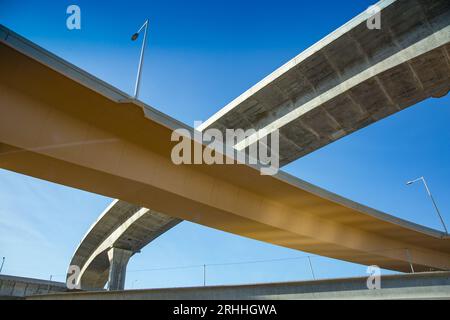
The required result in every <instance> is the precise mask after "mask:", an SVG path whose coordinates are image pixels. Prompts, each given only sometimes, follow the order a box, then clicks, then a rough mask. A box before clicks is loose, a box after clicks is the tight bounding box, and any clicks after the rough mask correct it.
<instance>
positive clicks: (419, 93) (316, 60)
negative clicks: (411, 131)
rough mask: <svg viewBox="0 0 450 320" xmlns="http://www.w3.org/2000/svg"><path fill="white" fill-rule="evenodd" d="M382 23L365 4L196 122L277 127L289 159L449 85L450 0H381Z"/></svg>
mask: <svg viewBox="0 0 450 320" xmlns="http://www.w3.org/2000/svg"><path fill="white" fill-rule="evenodd" d="M377 7H378V8H379V10H381V11H380V17H381V29H380V30H377V29H375V30H371V29H369V28H368V26H367V20H368V19H369V18H370V17H371V16H372V15H373V12H374V11H371V10H369V11H366V12H364V13H362V14H361V15H359V16H357V17H356V18H354V19H352V20H351V21H349V22H348V23H346V24H345V25H344V26H342V27H341V28H339V29H338V30H336V31H335V32H333V33H331V34H329V35H328V36H327V37H325V38H324V39H322V40H321V41H319V42H318V43H316V44H315V45H313V46H312V47H310V48H308V49H307V50H305V51H304V52H302V53H301V54H299V55H298V56H296V57H295V58H294V59H292V60H291V61H289V62H288V63H286V64H285V65H283V66H282V67H280V68H279V69H277V70H276V71H275V72H273V73H272V74H270V75H268V76H267V77H266V78H264V79H263V80H262V81H260V82H259V83H257V84H256V85H254V86H253V87H252V88H250V89H249V90H248V91H246V92H244V93H243V94H242V95H240V96H239V97H237V98H236V99H234V100H233V101H232V102H230V103H229V104H228V105H226V106H225V107H224V108H222V109H221V110H220V111H218V112H217V113H216V114H215V115H213V116H212V117H211V118H209V119H208V120H207V121H205V122H204V123H203V124H202V125H201V126H200V127H199V128H198V129H199V130H205V129H209V128H215V129H220V130H221V131H223V132H224V131H225V130H226V129H227V128H242V129H245V130H248V129H256V130H257V132H256V133H254V134H252V135H249V136H248V137H247V138H246V139H242V140H241V141H238V142H237V143H236V145H235V147H236V148H238V149H239V150H248V149H249V146H250V145H252V144H254V143H257V142H258V139H262V138H263V137H265V136H266V135H268V134H270V133H272V132H273V131H275V130H279V133H280V137H281V138H280V139H281V140H280V147H279V148H280V163H281V165H285V164H288V163H290V162H292V161H294V160H296V159H298V158H299V157H302V156H304V155H307V154H309V153H311V152H313V151H315V150H317V149H319V148H321V147H323V146H326V145H328V144H330V143H332V142H333V141H336V140H338V139H340V138H342V137H345V136H347V135H349V134H351V133H352V132H355V131H357V130H359V129H361V128H364V127H366V126H368V125H370V124H372V123H374V122H377V121H379V120H381V119H383V118H385V117H387V116H389V115H392V114H394V113H396V112H399V111H401V110H404V109H405V108H408V107H410V106H413V105H415V104H417V103H418V102H420V101H422V100H425V99H427V98H430V97H435V98H438V97H442V96H444V95H446V94H447V93H448V91H449V90H450V45H449V34H450V26H449V24H450V1H448V0H410V1H399V0H385V1H380V2H379V3H378V4H377Z"/></svg>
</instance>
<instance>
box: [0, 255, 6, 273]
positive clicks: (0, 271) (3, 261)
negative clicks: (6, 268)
mask: <svg viewBox="0 0 450 320" xmlns="http://www.w3.org/2000/svg"><path fill="white" fill-rule="evenodd" d="M5 259H6V258H5V257H3V258H2V264H1V266H0V273H2V270H3V265H4V264H5Z"/></svg>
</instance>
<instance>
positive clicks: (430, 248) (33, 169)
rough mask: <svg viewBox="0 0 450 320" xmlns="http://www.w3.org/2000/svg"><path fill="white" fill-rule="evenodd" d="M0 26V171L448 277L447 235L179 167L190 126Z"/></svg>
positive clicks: (325, 252)
mask: <svg viewBox="0 0 450 320" xmlns="http://www.w3.org/2000/svg"><path fill="white" fill-rule="evenodd" d="M0 29H1V32H0V36H1V34H3V36H2V37H1V38H0V56H1V57H2V59H0V69H1V70H2V72H1V73H0V113H1V114H2V115H3V116H2V117H0V167H1V168H4V169H7V170H12V171H15V172H19V173H22V174H27V175H30V176H33V177H36V178H40V179H45V180H48V181H52V182H55V183H59V184H63V185H67V186H70V187H73V188H78V189H82V190H86V191H88V192H94V193H97V194H102V195H105V196H107V197H111V198H119V199H122V200H123V201H126V202H128V203H134V204H136V205H138V206H139V207H141V208H142V207H144V208H151V210H152V211H155V212H159V213H163V214H164V215H167V216H170V217H176V218H178V219H183V220H188V221H191V222H193V223H198V224H201V225H204V226H208V227H211V228H215V229H219V230H222V231H225V232H230V233H233V234H236V235H240V236H244V237H248V238H251V239H256V240H259V241H264V242H267V243H271V244H275V245H279V246H284V247H287V248H292V249H295V250H301V251H304V252H310V253H313V254H318V255H322V256H327V257H331V258H336V259H340V260H344V261H350V262H355V263H360V264H365V265H374V264H377V265H379V266H380V267H382V268H386V269H392V270H398V271H402V272H410V270H411V264H412V265H413V267H414V269H415V270H416V271H429V270H449V269H450V241H449V238H448V236H446V235H445V234H443V233H442V232H439V231H436V230H433V229H429V228H426V227H423V226H419V225H417V224H414V223H411V222H408V221H405V220H401V219H398V218H396V217H394V216H392V215H388V214H385V213H382V212H379V211H377V210H374V209H371V208H368V207H366V206H364V205H361V204H358V203H355V202H352V201H350V200H348V199H345V198H343V197H340V196H338V195H335V194H333V193H330V192H328V191H326V190H323V189H320V188H318V187H316V186H313V185H311V184H309V183H307V182H305V181H302V180H300V179H298V178H295V177H293V176H290V175H288V174H286V173H283V172H280V173H279V174H277V175H276V176H261V175H260V170H259V169H260V168H258V167H256V166H247V165H206V164H203V165H180V166H177V165H175V164H174V163H173V162H172V159H171V151H172V148H173V147H174V145H175V144H176V143H174V142H172V141H171V135H172V133H173V131H174V130H175V129H178V128H180V127H183V126H184V125H182V124H180V123H179V122H177V121H175V120H173V119H171V118H170V117H168V116H166V115H164V114H162V113H160V112H158V111H156V110H154V109H152V108H151V107H149V106H146V105H144V104H143V103H142V102H138V101H128V100H126V99H127V95H126V94H123V93H121V92H120V91H118V90H116V89H114V88H111V87H110V86H107V85H104V84H103V83H102V82H101V81H96V80H95V78H94V77H93V76H91V75H89V74H87V73H86V72H83V71H81V70H79V69H77V68H76V67H73V66H71V65H70V64H69V63H67V62H65V61H64V60H61V59H60V58H58V57H56V56H54V55H52V54H51V53H50V52H47V51H45V50H44V49H42V48H39V47H37V46H36V45H34V44H32V43H30V42H29V41H27V40H26V39H24V38H22V37H20V36H18V35H17V34H15V33H13V32H11V31H10V30H8V29H5V28H0ZM35 79H39V81H35ZM117 96H120V97H122V98H120V97H119V98H118V99H116V97H117ZM18 124H20V127H21V130H17V126H18ZM189 130H192V129H189ZM192 143H193V144H195V143H197V142H195V141H192ZM201 147H204V146H201ZM408 253H409V254H408Z"/></svg>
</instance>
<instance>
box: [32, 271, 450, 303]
mask: <svg viewBox="0 0 450 320" xmlns="http://www.w3.org/2000/svg"><path fill="white" fill-rule="evenodd" d="M366 283H367V278H348V279H332V280H317V281H305V282H291V283H268V284H255V285H236V286H218V287H199V288H173V289H149V290H130V291H119V292H98V293H97V292H82V293H69V294H52V295H46V296H37V297H30V298H29V299H31V300H40V299H42V300H100V299H101V300H109V299H111V300H125V299H127V300H133V299H135V300H137V299H139V300H299V299H308V300H309V299H374V300H391V299H406V300H408V299H445V300H449V299H450V273H449V272H442V273H421V274H418V273H416V274H409V275H403V274H400V275H389V276H382V278H381V289H380V290H368V289H367V285H366Z"/></svg>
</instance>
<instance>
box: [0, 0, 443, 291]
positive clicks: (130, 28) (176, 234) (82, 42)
mask: <svg viewBox="0 0 450 320" xmlns="http://www.w3.org/2000/svg"><path fill="white" fill-rule="evenodd" d="M373 3H374V1H366V0H360V1H354V0H342V1H327V0H316V1H300V0H297V1H281V0H279V1H242V0H239V1H237V0H236V1H235V0H227V1H135V0H128V1H87V0H80V1H75V0H73V1H64V0H59V1H16V0H0V23H1V24H4V25H6V26H7V27H9V28H11V29H13V30H14V31H16V32H18V33H19V34H21V35H23V36H25V37H26V38H28V39H30V40H32V41H34V42H36V43H37V44H39V45H41V46H42V47H44V48H46V49H47V50H50V51H52V52H53V53H55V54H57V55H59V56H60V57H62V58H64V59H66V60H68V61H70V62H71V63H74V64H75V65H77V66H79V67H81V68H82V69H84V70H86V71H88V72H90V73H92V74H94V75H95V76H97V77H99V78H101V79H103V80H105V81H107V82H109V83H111V84H112V85H114V86H116V87H118V88H120V89H121V90H123V91H126V92H128V93H130V94H131V93H132V91H133V86H134V79H135V74H136V68H137V62H138V57H139V49H140V47H139V45H140V44H139V43H135V42H131V41H130V36H131V34H133V33H134V32H135V31H136V29H137V28H138V27H139V26H140V25H141V24H142V22H143V21H144V20H145V18H147V17H148V18H149V19H150V34H149V44H148V50H147V54H146V63H145V66H144V70H143V83H142V90H141V96H140V98H141V100H143V101H145V102H146V103H148V104H150V105H152V106H153V107H155V108H157V109H159V110H161V111H163V112H165V113H167V114H169V115H170V116H172V117H174V118H176V119H178V120H181V121H183V122H185V123H187V124H189V125H191V126H192V125H193V122H194V120H206V119H207V118H208V117H209V116H211V115H212V114H214V113H215V112H216V111H217V110H219V109H220V108H221V107H223V106H224V105H226V104H227V103H228V102H229V101H231V100H232V99H234V98H235V97H236V96H238V95H239V94H241V93H242V92H244V91H245V90H246V89H248V88H249V87H250V86H252V85H253V84H255V83H256V82H258V81H259V80H260V79H262V78H263V77H264V76H266V75H267V74H269V73H270V72H272V71H273V70H275V69H276V68H277V67H279V66H280V65H282V64H283V63H285V62H286V61H288V60H289V59H291V58H293V57H294V56H296V55H297V54H299V53H300V52H301V51H303V50H304V49H306V48H307V47H309V46H310V45H312V44H313V43H315V42H316V41H318V40H320V39H321V38H322V37H324V36H325V35H327V34H328V33H330V32H332V31H333V30H335V29H336V28H338V27H339V26H341V25H342V24H344V23H345V22H346V21H348V20H349V19H351V18H352V17H354V16H355V15H357V14H358V13H360V12H362V11H364V10H365V9H366V8H367V7H369V6H370V5H371V4H373ZM70 4H77V5H79V6H80V8H81V15H82V29H81V30H74V31H69V30H67V28H66V24H65V22H66V18H67V14H66V8H67V6H68V5H70ZM449 104H450V97H449V96H447V97H445V98H442V99H439V100H428V101H425V102H423V103H421V104H418V105H416V106H414V107H412V108H410V109H408V110H405V111H402V112H400V113H398V114H396V115H394V116H392V117H390V118H388V119H385V120H383V121H381V122H378V123H376V124H374V125H372V126H370V127H368V128H365V129H364V130H361V131H359V132H357V133H355V134H352V135H350V136H348V137H346V138H344V139H342V140H340V141H338V142H336V143H333V144H331V145H329V146H327V147H325V148H323V149H321V150H318V151H317V152H315V153H313V154H311V155H308V156H306V157H304V158H302V159H299V160H298V161H296V162H294V163H292V164H290V165H289V166H288V167H286V168H285V170H286V171H288V172H289V173H291V174H293V175H295V176H297V177H299V178H302V179H304V180H307V181H309V182H312V183H314V184H316V185H319V186H321V187H323V188H326V189H328V190H330V191H333V192H335V193H338V194H340V195H343V196H345V197H348V198H350V199H352V200H355V201H358V202H361V203H363V204H366V205H368V206H371V207H374V208H376V209H379V210H382V211H385V212H388V213H390V214H393V215H396V216H398V217H401V218H404V219H408V220H411V221H414V222H417V223H420V224H424V225H427V226H430V227H433V228H437V229H440V228H441V226H440V224H439V220H438V218H437V216H436V215H435V212H434V211H433V207H432V205H431V202H430V201H429V199H428V198H427V195H426V193H425V191H424V189H423V187H422V186H421V185H419V184H417V185H414V186H410V187H406V186H405V182H406V181H407V180H410V179H413V178H416V177H419V176H421V175H424V176H425V177H426V178H427V180H428V182H429V184H430V187H431V189H432V191H433V193H434V195H435V198H436V200H437V202H438V205H439V206H440V208H441V211H442V213H443V216H444V218H445V219H446V221H447V222H448V223H450V198H449V197H448V194H450V187H449V183H448V181H450V168H449V163H450V130H449V127H448V122H449V121H448V120H449V118H450V109H449ZM110 201H111V199H108V198H105V197H102V196H99V195H94V194H89V193H86V192H83V191H79V190H74V189H70V188H67V187H63V186H59V185H55V184H51V183H48V182H44V181H39V180H36V179H33V178H30V177H25V176H21V175H18V174H15V173H11V172H7V171H1V170H0V257H2V256H6V264H5V267H4V270H3V273H7V274H13V275H20V276H30V277H37V278H49V277H50V275H53V278H54V279H56V280H62V279H63V275H64V273H65V271H66V268H67V264H68V262H69V261H70V258H71V255H72V253H73V251H74V250H75V248H76V246H77V244H78V242H79V240H80V239H81V237H82V236H83V235H84V233H85V232H86V231H87V229H88V228H89V226H90V225H91V224H92V223H93V222H94V221H95V219H96V218H97V216H98V215H99V214H100V213H101V212H102V210H103V209H104V208H105V207H106V206H107V204H108V203H109V202H110ZM305 256H306V254H304V253H301V252H296V251H293V250H289V249H285V248H279V247H275V246H272V245H268V244H264V243H260V242H256V241H252V240H248V239H244V238H241V237H237V236H234V235H229V234H226V233H223V232H220V231H216V230H211V229H208V228H204V227H201V226H198V225H194V224H191V223H187V222H184V223H182V224H181V225H179V226H177V227H176V228H174V229H173V230H171V231H170V232H168V233H167V234H165V235H163V236H162V237H160V238H159V239H157V240H156V241H155V242H154V243H152V244H151V245H150V246H148V247H147V248H145V249H144V250H143V252H142V253H141V254H138V255H136V256H135V257H134V258H133V259H132V261H131V262H130V264H129V267H128V270H129V272H128V276H127V287H128V288H131V287H134V288H143V287H163V286H181V285H201V284H202V283H203V268H202V267H201V266H202V265H204V264H208V265H209V266H207V272H206V274H207V283H208V284H222V283H249V282H265V281H289V280H302V279H309V278H310V277H311V273H310V270H309V264H308V261H307V260H306V259H304V258H301V257H305ZM297 258H299V259H297ZM272 259H282V260H280V261H272V262H264V263H253V264H238V265H226V266H212V265H213V264H222V263H228V262H245V261H258V260H272ZM290 259H291V260H290ZM312 263H313V267H314V270H315V273H316V276H317V277H336V276H351V275H363V274H364V272H365V268H364V267H362V266H356V265H351V264H348V263H343V262H338V261H333V260H330V259H326V258H321V257H314V258H313V259H312ZM177 266H192V267H190V268H183V269H170V270H154V269H159V268H163V269H165V268H166V267H168V268H171V267H177ZM150 269H151V271H142V270H150Z"/></svg>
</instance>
